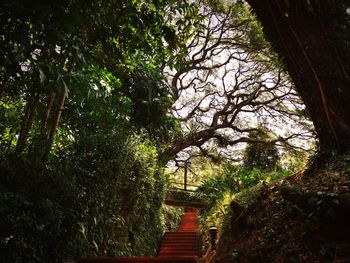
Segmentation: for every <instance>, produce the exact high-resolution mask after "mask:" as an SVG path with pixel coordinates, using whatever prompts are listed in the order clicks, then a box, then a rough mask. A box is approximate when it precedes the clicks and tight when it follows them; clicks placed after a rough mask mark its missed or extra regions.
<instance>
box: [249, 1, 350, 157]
mask: <svg viewBox="0 0 350 263" xmlns="http://www.w3.org/2000/svg"><path fill="white" fill-rule="evenodd" d="M247 2H248V3H249V4H250V5H251V7H252V9H253V11H254V12H255V13H256V15H257V18H258V19H259V20H260V21H261V23H262V25H263V27H264V30H265V33H266V35H267V37H268V38H269V39H270V41H271V43H272V45H273V47H274V48H275V49H276V51H277V53H278V54H279V55H280V56H281V57H282V58H283V60H284V62H285V64H286V67H287V70H288V71H289V73H290V75H291V77H292V79H293V81H294V83H295V85H296V88H297V90H298V92H299V93H300V95H301V97H302V99H303V101H304V103H305V105H306V108H307V110H308V112H309V114H310V117H311V119H312V121H313V123H314V126H315V129H316V132H317V134H318V138H319V144H320V150H321V152H322V153H334V152H337V153H347V152H349V151H350V103H349V102H350V77H349V72H350V54H349V52H348V50H347V49H346V44H344V43H342V41H343V40H344V41H349V40H348V39H342V37H343V35H342V33H343V32H340V31H342V30H343V31H344V32H346V30H349V31H350V28H347V29H345V30H344V29H343V28H344V27H346V26H348V25H345V24H344V21H342V20H341V19H343V18H344V16H345V15H346V13H345V12H346V10H345V9H344V10H342V8H341V5H342V4H341V2H342V1H338V2H336V1H332V0H322V1H307V0H294V1H280V0H247ZM341 12H343V13H341ZM342 17H343V18H342ZM342 23H343V24H342ZM341 26H343V28H341ZM344 37H345V38H349V36H346V35H345V36H344ZM346 43H349V42H346ZM344 52H345V53H344Z"/></svg>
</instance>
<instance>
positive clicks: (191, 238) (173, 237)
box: [78, 210, 198, 263]
mask: <svg viewBox="0 0 350 263" xmlns="http://www.w3.org/2000/svg"><path fill="white" fill-rule="evenodd" d="M197 233H198V223H197V213H196V211H195V210H191V211H188V212H186V213H185V214H184V215H183V216H182V218H181V224H180V226H179V229H178V231H177V232H165V233H164V236H163V239H162V243H161V246H160V249H159V255H158V257H120V258H116V257H94V258H81V259H79V260H78V262H79V263H123V262H131V263H132V262H143V263H176V262H179V263H194V262H198V260H197V256H198V252H197V242H198V234H197Z"/></svg>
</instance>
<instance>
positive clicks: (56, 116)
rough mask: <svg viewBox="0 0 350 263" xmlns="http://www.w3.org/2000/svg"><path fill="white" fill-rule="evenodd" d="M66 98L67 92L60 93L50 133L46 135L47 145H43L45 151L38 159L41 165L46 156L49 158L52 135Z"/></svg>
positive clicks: (46, 158) (45, 160)
mask: <svg viewBox="0 0 350 263" xmlns="http://www.w3.org/2000/svg"><path fill="white" fill-rule="evenodd" d="M66 97H67V91H66V90H64V91H63V93H62V96H61V98H60V101H59V103H58V106H57V109H56V113H55V118H54V119H53V122H52V125H51V129H50V132H49V134H48V139H47V143H46V145H45V149H44V151H43V153H42V155H41V156H40V159H39V162H41V163H45V162H47V160H48V156H49V154H50V151H51V147H52V143H53V139H54V135H55V132H56V129H57V126H58V123H59V122H60V119H61V115H62V111H63V106H64V102H65V100H66Z"/></svg>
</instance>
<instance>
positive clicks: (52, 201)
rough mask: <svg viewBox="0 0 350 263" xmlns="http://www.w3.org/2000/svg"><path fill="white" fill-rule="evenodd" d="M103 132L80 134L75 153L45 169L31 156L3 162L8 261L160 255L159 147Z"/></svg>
mask: <svg viewBox="0 0 350 263" xmlns="http://www.w3.org/2000/svg"><path fill="white" fill-rule="evenodd" d="M86 136H88V135H86ZM101 136H104V135H102V134H97V135H96V134H90V137H89V138H87V137H83V138H81V141H77V143H76V144H77V145H76V146H75V147H74V149H72V150H71V151H70V153H71V155H69V154H67V153H65V154H67V156H61V159H60V160H58V163H57V164H56V165H50V166H46V167H45V168H42V169H41V170H38V168H33V167H32V166H31V164H30V163H28V162H26V161H25V160H19V159H10V160H7V161H3V162H2V163H1V167H0V169H1V171H2V173H1V177H2V178H1V185H0V187H1V204H2V206H1V213H0V214H1V218H2V220H1V229H2V232H1V237H0V238H1V247H0V250H1V254H2V255H6V256H7V258H8V261H9V262H10V261H11V262H43V261H46V262H62V261H63V260H65V259H67V258H69V257H74V256H78V255H79V256H82V255H100V256H101V255H144V254H146V255H154V254H155V253H156V249H157V244H158V242H159V239H160V237H161V235H162V226H161V222H160V217H161V216H160V213H161V211H160V207H161V203H162V200H163V191H162V189H163V179H162V178H163V176H162V172H161V170H159V168H158V166H157V154H156V150H155V148H154V147H153V146H151V145H150V144H149V142H147V140H145V139H142V138H140V137H137V136H136V137H130V138H129V139H127V140H125V138H122V137H121V136H120V134H118V135H106V137H107V138H103V139H102V138H101ZM74 151H76V154H75V153H74ZM80 152H84V153H85V154H83V155H82V154H80ZM15 164H16V165H15Z"/></svg>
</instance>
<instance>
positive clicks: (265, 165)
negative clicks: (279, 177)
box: [243, 131, 279, 171]
mask: <svg viewBox="0 0 350 263" xmlns="http://www.w3.org/2000/svg"><path fill="white" fill-rule="evenodd" d="M249 139H250V140H251V141H249V142H248V144H247V147H246V149H245V152H244V158H243V167H244V168H245V169H247V170H251V169H254V168H255V169H260V170H264V171H272V170H274V169H275V168H276V166H277V162H278V160H279V154H278V150H277V148H276V145H275V144H274V143H273V142H271V137H270V136H269V135H268V134H267V133H266V132H264V131H252V132H250V133H249Z"/></svg>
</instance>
